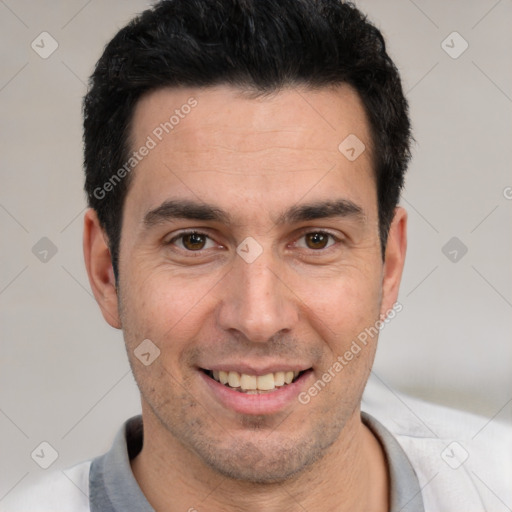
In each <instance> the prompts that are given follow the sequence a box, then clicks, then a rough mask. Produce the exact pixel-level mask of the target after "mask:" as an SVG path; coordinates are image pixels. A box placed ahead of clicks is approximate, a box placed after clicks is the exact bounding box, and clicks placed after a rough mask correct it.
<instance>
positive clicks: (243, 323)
mask: <svg viewBox="0 0 512 512" xmlns="http://www.w3.org/2000/svg"><path fill="white" fill-rule="evenodd" d="M270 252H271V251H270V250H267V251H264V252H263V253H262V254H261V255H260V256H259V257H258V258H257V259H256V260H255V261H253V262H252V263H247V262H246V261H244V260H243V259H242V258H240V257H238V256H237V257H236V259H235V262H234V264H233V268H232V270H231V272H229V274H228V275H227V276H226V278H227V280H226V281H225V282H224V287H223V291H222V295H221V301H220V304H219V307H218V315H217V321H218V323H219V326H220V327H221V328H222V329H223V330H226V331H230V332H231V333H237V334H238V335H239V336H242V337H243V338H245V339H247V340H248V341H250V342H255V343H266V342H268V341H270V340H271V339H272V338H274V337H275V336H278V335H283V334H284V333H286V332H290V331H291V330H292V329H293V327H294V326H295V325H296V324H297V322H298V319H299V311H298V304H297V301H298V298H297V297H296V296H295V295H294V294H293V291H292V289H291V287H290V286H289V284H287V283H286V276H285V275H284V272H283V269H282V267H280V266H279V265H278V264H276V262H275V261H273V257H272V255H271V254H269V253H270ZM280 269H281V270H280Z"/></svg>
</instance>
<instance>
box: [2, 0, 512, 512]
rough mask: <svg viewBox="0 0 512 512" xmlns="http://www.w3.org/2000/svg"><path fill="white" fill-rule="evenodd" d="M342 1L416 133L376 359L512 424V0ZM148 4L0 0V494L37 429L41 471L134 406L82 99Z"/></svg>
mask: <svg viewBox="0 0 512 512" xmlns="http://www.w3.org/2000/svg"><path fill="white" fill-rule="evenodd" d="M356 3H357V5H359V6H360V8H361V9H362V10H363V11H365V12H367V13H368V14H369V17H370V19H371V20H373V21H374V22H375V23H376V24H377V26H378V27H379V28H381V30H382V31H383V33H384V35H385V36H386V38H387V41H388V47H389V51H390V53H391V55H392V57H393V58H394V59H395V62H396V63H397V65H398V67H399V69H400V71H401V73H402V76H403V80H404V86H405V90H406V91H407V95H408V98H409V101H410V107H411V117H412V120H413V125H414V135H415V138H416V140H417V143H416V144H415V146H414V157H413V161H412V164H411V166H410V171H409V175H408V179H407V186H406V190H405V193H404V196H403V200H402V203H403V205H404V206H405V207H406V208H407V209H408V210H409V214H410V217H409V219H410V227H409V251H408V262H407V265H406V269H405V275H404V279H403V284H402V288H401V295H400V302H401V303H402V304H403V311H402V312H401V313H400V314H399V315H398V316H397V317H396V319H395V320H393V321H392V322H391V324H390V325H389V326H387V327H386V328H385V329H384V331H383V332H382V334H381V340H380V348H379V351H378V356H377V361H376V364H375V368H374V369H375V374H376V375H377V376H378V378H379V379H380V380H381V381H382V382H384V383H385V385H386V386H388V387H390V388H391V389H394V390H400V391H404V392H407V393H409V394H411V395H414V396H416V397H420V398H425V399H428V400H431V401H433V402H437V403H441V404H446V405H449V406H453V407H457V408H460V409H465V410H467V411H471V412H474V413H478V414H481V415H483V416H485V417H487V418H489V419H491V418H492V419H495V420H497V421H510V420H511V417H512V385H511V384H512V371H511V368H512V364H511V362H512V344H511V343H510V335H509V333H510V331H511V327H512V325H511V324H512V322H511V320H512V318H511V308H512V293H511V290H512V286H511V283H512V271H511V265H510V262H511V261H512V247H511V245H512V244H511V240H512V238H511V236H510V232H511V210H512V200H511V198H512V188H511V187H512V175H511V173H510V165H511V162H512V154H511V153H512V149H511V148H512V143H511V141H512V116H511V107H512V68H511V65H510V54H511V49H512V44H511V43H512V31H511V29H510V28H511V26H512V1H511V0H501V1H496V0H479V1H467V0H464V1H462V0H459V1H450V2H446V1H441V0H436V1H421V0H415V1H414V2H413V1H412V0H393V1H386V2H384V1H382V0H364V1H359V2H356ZM146 5H147V2H143V1H136V0H129V1H127V0H123V1H109V2H100V1H99V0H91V1H88V2H87V1H84V0H73V1H70V0H66V1H63V0H62V1H57V0H51V1H50V0H47V1H38V2H34V1H28V0H0V41H1V45H0V52H1V55H2V67H1V70H0V109H1V116H2V123H1V139H2V152H1V159H2V166H1V183H2V186H1V188H0V227H1V233H2V254H1V260H0V307H1V335H2V344H1V365H2V366H1V371H0V429H1V432H2V436H1V439H0V451H1V454H2V457H1V460H2V466H1V468H0V508H1V499H2V498H3V497H4V496H5V495H7V494H8V493H9V492H10V491H11V489H13V488H14V487H15V486H17V485H21V486H23V485H26V484H28V483H30V482H31V481H33V480H34V479H37V478H38V476H40V474H41V473H42V472H43V471H44V470H43V469H41V468H40V467H39V466H37V465H36V464H35V462H34V461H33V460H32V458H31V457H30V454H31V453H32V452H33V450H34V449H35V448H36V447H38V446H39V444H40V443H41V442H42V441H47V442H49V443H50V444H51V445H52V446H53V447H54V448H55V449H56V450H57V452H58V454H59V457H58V459H57V460H56V462H55V463H54V465H53V466H52V468H53V469H55V468H62V467H66V466H68V465H70V464H72V463H74V462H76V461H79V460H82V459H86V458H90V457H91V456H93V455H96V454H99V453H101V452H102V451H104V450H106V449H107V448H108V447H109V445H110V443H111V441H112V439H113V436H114V433H115V432H116V431H117V429H118V428H119V426H120V424H121V423H122V421H124V420H125V419H126V418H127V417H129V416H130V415H132V414H136V413H137V412H138V411H139V407H140V404H139V397H138V391H137V388H136V386H135V384H134V381H133V378H132V376H131V373H130V371H129V366H128V362H127V358H126V354H125V349H124V345H123V340H122V335H121V333H120V332H119V331H116V330H113V329H112V328H110V327H109V326H108V325H107V324H106V323H105V322H104V321H103V319H102V317H101V315H100V312H99V309H98V307H97V305H96V303H95V301H94V299H93V297H92V294H91V292H90V289H89V284H88V281H87V276H86V272H85V268H84V264H83V257H82V248H81V243H82V242H81V236H82V217H83V212H84V208H85V200H84V194H83V192H82V169H81V162H82V154H81V112H80V109H81V98H82V96H83V94H84V92H85V83H86V81H87V77H88V75H89V74H90V72H91V71H92V67H93V65H94V63H95V62H96V60H97V59H98V58H99V56H100V54H101V51H102V48H103V46H104V45H105V44H106V42H107V41H108V40H109V39H110V38H111V37H112V36H113V35H114V33H115V32H116V31H117V30H118V29H119V28H121V27H122V26H123V25H124V24H125V23H126V22H127V21H128V20H129V19H130V18H131V17H132V15H133V14H134V13H136V12H139V11H141V10H143V9H144V8H145V7H146ZM43 31H46V32H48V33H49V34H51V37H52V38H54V39H55V40H56V41H57V43H58V48H57V50H56V51H55V52H54V53H53V54H51V55H50V56H49V57H48V58H46V59H43V58H42V57H41V56H40V55H39V54H38V53H36V51H34V49H32V47H31V44H32V42H33V41H35V43H34V44H39V47H37V46H36V48H37V49H38V51H40V52H43V51H48V50H49V49H50V48H51V41H50V39H48V36H40V34H41V33H42V32H43ZM454 31H456V32H458V33H459V34H460V36H461V37H462V38H463V39H461V38H460V37H459V36H457V35H455V36H453V35H452V36H450V37H448V36H449V35H450V34H451V33H452V32H454ZM447 37H448V38H447ZM42 38H44V42H43V43H41V39H42ZM464 40H465V41H467V43H468V45H469V46H468V48H467V50H466V51H464V52H463V53H462V54H461V55H459V56H457V58H453V57H454V56H456V55H457V54H458V53H459V52H460V51H461V49H463V47H464ZM443 41H445V42H444V43H443ZM447 52H451V54H452V56H450V55H449V53H447ZM43 237H47V238H48V239H49V240H51V244H52V245H51V244H50V245H51V246H52V247H53V246H55V248H56V249H57V252H56V253H55V254H52V251H51V247H50V245H49V242H48V241H46V240H43V241H40V240H41V239H42V238H43ZM453 237H457V239H458V241H455V244H456V245H448V246H447V247H446V248H445V249H444V252H443V247H445V244H447V243H448V242H449V240H450V239H452V238H453ZM453 243H454V242H452V244H453ZM36 244H37V245H36ZM457 244H458V245H457ZM461 244H463V245H461ZM34 246H35V249H34ZM464 247H466V248H467V253H466V254H464V255H463V249H464ZM45 250H48V251H49V252H48V253H44V251H45ZM454 250H455V251H456V253H454V252H453V251H454ZM45 258H46V261H44V259H45ZM41 259H43V261H41ZM453 259H455V261H452V260H453Z"/></svg>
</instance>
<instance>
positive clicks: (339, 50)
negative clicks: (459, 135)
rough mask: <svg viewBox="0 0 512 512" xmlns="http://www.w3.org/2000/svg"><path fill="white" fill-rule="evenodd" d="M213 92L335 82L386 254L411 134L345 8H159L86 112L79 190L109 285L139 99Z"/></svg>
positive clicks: (104, 70) (268, 1) (374, 52)
mask: <svg viewBox="0 0 512 512" xmlns="http://www.w3.org/2000/svg"><path fill="white" fill-rule="evenodd" d="M221 84H223V85H232V86H235V87H238V88H240V89H242V90H244V89H248V90H253V91H259V92H261V93H262V94H265V93H271V92H276V91H279V90H280V89H282V88H284V87H298V86H306V87H311V88H319V87H327V86H333V85H334V86H335V85H340V84H348V85H350V86H352V87H353V88H354V89H355V90H356V91H357V93H358V94H359V96H360V98H361V100H362V102H363V104H364V107H365V111H366V114H367V117H368V120H369V125H370V134H371V137H372V140H371V148H372V154H373V165H374V173H375V178H376V186H377V196H378V212H379V234H380V241H381V247H382V253H383V256H384V250H385V247H386V241H387V235H388V232H389V227H390V224H391V221H392V220H393V216H394V210H395V207H396V206H397V204H398V201H399V198H400V192H401V189H402V187H403V182H404V174H405V170H406V168H407V164H408V161H409V159H410V143H411V130H410V121H409V116H408V105H407V101H406V99H405V97H404V94H403V90H402V85H401V81H400V76H399V73H398V70H397V68H396V66H395V65H394V63H393V61H392V60H391V58H390V57H389V55H388V54H387V52H386V45H385V42H384V38H383V37H382V34H381V32H380V31H379V30H378V29H377V28H376V27H375V26H374V25H373V24H371V23H370V22H369V21H368V20H367V19H366V16H364V15H363V13H361V12H360V11H359V10H358V9H357V8H356V7H355V6H354V5H353V4H352V3H350V2H343V1H342V0H163V1H160V2H158V3H157V4H156V5H154V6H153V7H152V8H151V9H148V10H146V11H144V12H143V13H142V14H141V15H139V16H138V17H136V18H135V19H133V20H132V21H131V22H130V23H129V24H128V25H127V26H126V27H124V28H123V29H121V30H120V31H119V32H118V33H117V34H116V36H115V37H114V38H113V39H112V40H111V41H110V42H109V43H108V45H107V46H106V48H105V50H104V52H103V55H102V56H101V58H100V59H99V61H98V63H97V64H96V67H95V69H94V72H93V74H92V76H91V78H90V81H89V90H88V92H87V94H86V96H85V98H84V103H83V112H84V166H85V190H86V193H87V197H88V203H89V206H90V207H92V208H93V209H94V210H96V212H97V214H98V218H99V221H100V223H101V225H102V227H103V228H104V229H105V231H106V234H107V237H108V239H109V248H110V251H111V255H112V264H113V268H114V272H115V274H116V278H117V277H118V274H117V265H118V257H119V243H120V239H121V228H122V217H123V205H124V199H125V197H126V193H127V190H128V187H129V184H130V178H131V176H132V174H131V173H129V172H126V162H127V161H128V160H129V158H130V151H132V148H131V147H130V145H131V144H130V129H131V121H132V118H133V112H134V109H135V106H136V104H137V101H138V100H140V98H141V97H142V96H143V95H145V94H147V93H149V92H151V91H154V90H157V89H161V88H165V87H171V88H172V87H187V86H188V87H208V86H214V85H221ZM340 142H341V141H340ZM123 166H124V168H125V172H123V173H121V172H118V170H120V169H122V168H123ZM116 173H117V174H116ZM121 177H122V178H123V179H121ZM113 178H117V179H115V181H113ZM108 184H110V185H108Z"/></svg>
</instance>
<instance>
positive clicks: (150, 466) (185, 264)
mask: <svg viewBox="0 0 512 512" xmlns="http://www.w3.org/2000/svg"><path fill="white" fill-rule="evenodd" d="M190 97H194V98H195V99H196V100H197V102H198V104H197V106H196V107H195V108H194V109H193V110H192V111H191V112H190V113H189V114H188V115H187V116H185V118H184V119H181V120H180V122H179V124H178V125H176V126H175V127H174V129H173V131H172V133H170V134H169V135H167V136H165V137H164V138H163V140H162V141H161V142H159V143H158V145H157V146H156V147H155V148H154V149H153V150H151V151H150V153H149V155H148V156H146V157H145V158H144V159H143V160H142V161H141V162H140V163H139V164H138V166H137V167H136V170H135V171H133V172H134V175H133V177H132V178H133V180H132V182H131V184H130V188H129V191H128V194H127V197H126V202H125V206H124V211H123V228H122V236H121V244H120V259H119V283H118V284H117V286H116V283H115V281H114V276H113V272H112V266H111V260H110V252H109V249H108V243H107V242H108V240H107V237H106V235H105V233H104V232H103V230H102V228H101V226H100V224H99V222H98V219H97V216H96V214H95V212H94V211H93V210H89V211H87V213H86V215H85V229H84V253H85V260H86V266H87V271H88V274H89V279H90V283H91V286H92V289H93V292H94V295H95V297H96V299H97V301H98V304H99V305H100V308H101V310H102V313H103V315H104V317H105V320H106V321H107V322H108V323H109V324H110V325H112V326H113V327H115V328H118V329H122V330H123V333H124V338H125V342H126V347H127V353H128V357H129V360H130V364H131V366H132V369H133V372H134V375H135V378H136V380H137V383H138V385H139V389H140V392H141V402H142V415H143V421H144V447H143V449H142V451H141V453H140V454H139V455H138V456H137V457H136V458H135V459H134V460H132V469H133V473H134V476H135V478H136V479H137V481H138V483H139V485H140V487H141V489H142V491H143V492H144V494H145V495H146V497H147V498H148V501H149V502H150V503H151V504H152V506H153V507H154V508H155V509H156V510H158V511H162V512H163V511H178V510H189V509H191V508H196V509H197V510H208V511H212V512H215V511H221V510H222V511H228V510H247V511H253V510H254V511H280V512H282V511H296V510H297V511H298V510H308V511H310V512H313V511H316V510H322V511H326V510H336V511H345V510H346V511H348V510H351V511H354V510H358V511H359V510H361V511H362V510H364V511H380V512H382V511H383V510H388V507H389V504H388V501H389V493H388V487H389V476H388V472H387V466H386V463H385V459H384V454H383V452H382V449H381V446H380V444H379V443H378V442H377V440H376V439H375V437H374V436H373V434H372V433H371V432H370V431H369V430H368V429H367V428H366V427H365V426H364V425H363V423H362V422H361V418H360V402H361V396H362V392H363V389H364V386H365V384H366V381H367V379H368V377H369V373H370V370H371V366H372V363H373V359H374V355H375V349H376V341H377V340H376V338H374V339H372V340H371V341H370V342H369V343H368V345H367V346H365V347H364V348H363V349H362V350H361V351H360V352H359V353H358V354H357V356H356V357H354V359H353V360H352V361H350V363H349V364H347V365H346V366H345V367H344V368H343V371H341V372H339V373H337V374H336V376H335V377H334V378H333V379H332V380H331V381H330V382H329V384H328V385H327V386H326V387H325V388H324V389H323V390H322V391H321V392H320V393H318V395H317V396H315V397H314V399H312V400H311V401H310V402H309V403H308V404H307V405H303V404H301V403H300V402H299V401H298V400H296V399H294V400H292V401H290V402H289V403H287V404H286V406H285V407H284V408H282V409H281V410H279V411H277V412H273V413H261V414H256V413H254V414H247V413H245V414H241V413H239V412H236V411H234V410H232V409H230V408H228V407H225V406H224V405H223V404H222V403H220V402H219V401H218V400H217V399H216V397H215V396H213V394H212V391H211V389H210V388H209V386H207V385H205V379H204V375H203V373H202V372H201V371H200V370H199V368H207V369H208V368H211V367H212V366H215V365H220V366H221V367H222V365H223V364H241V363H246V364H250V365H256V366H258V365H266V364H270V363H276V364H279V363H280V362H283V364H284V362H290V361H292V362H293V363H294V364H297V365H300V367H307V368H311V369H312V370H311V371H310V372H309V373H308V374H307V375H306V376H305V378H304V379H303V382H302V383H301V386H302V387H301V390H307V389H308V388H309V387H310V386H311V385H313V384H314V382H315V381H317V380H318V379H319V378H321V376H322V374H323V373H324V372H325V371H327V369H328V368H329V367H331V366H332V365H333V363H334V362H335V361H336V358H337V357H338V356H339V355H342V354H344V353H345V352H346V351H347V350H348V349H349V347H350V345H351V343H352V341H353V340H354V339H356V337H357V335H358V334H359V333H360V332H362V331H364V329H365V328H367V327H369V326H373V325H374V324H375V322H376V321H377V320H379V318H382V317H383V316H385V314H386V312H387V311H389V310H390V309H391V308H392V306H393V304H394V303H395V302H396V299H397V294H398V288H399V283H400V279H401V274H402V269H403V264H404V258H405V249H406V213H405V211H404V210H403V209H402V208H397V209H396V212H395V217H394V220H393V223H392V226H391V229H390V233H389V238H388V243H387V247H386V252H385V259H384V262H383V259H382V253H381V249H380V240H379V234H378V212H377V199H376V185H375V179H374V175H373V171H372V169H373V164H372V155H371V149H370V148H371V140H370V136H369V128H368V123H367V119H366V116H365V113H364V109H363V106H362V103H361V101H360V99H359V97H358V95H357V93H356V92H355V91H353V90H352V89H351V88H350V87H348V86H345V85H344V86H340V87H337V88H322V89H319V90H310V89H285V90H283V91H280V92H279V93H276V94H273V95H267V96H263V97H254V96H252V95H249V94H247V93H243V92H242V91H240V90H238V89H234V88H231V87H228V86H218V87H215V88H205V89H179V90H176V89H175V90H159V91H156V92H153V93H151V94H150V95H148V96H146V97H144V98H142V99H141V100H140V101H139V103H138V104H137V107H136V110H135V113H134V118H133V124H132V147H133V148H138V147H140V146H141V145H142V144H144V142H145V141H146V139H147V136H148V135H150V134H151V133H152V131H153V130H154V129H155V127H156V126H158V125H159V123H161V122H163V121H165V120H166V119H168V117H169V113H172V112H173V111H174V110H175V109H176V108H180V106H181V105H183V104H185V103H186V102H187V100H188V99H189V98H190ZM349 134H356V135H357V137H358V138H359V139H360V140H361V141H363V142H364V144H365V145H366V150H365V151H364V152H363V153H362V154H361V155H360V156H359V157H358V158H357V159H356V160H355V161H353V162H351V161H349V160H348V159H347V158H345V156H344V155H342V154H341V153H340V151H339V150H338V145H339V144H340V142H341V141H343V140H344V139H345V138H346V137H347V136H348V135H349ZM170 199H173V200H175V199H182V200H183V199H187V200H190V201H194V202H197V203H199V204H205V203H206V204H211V205H214V206H216V207H218V208H221V209H222V210H224V211H225V212H227V213H228V214H229V215H230V217H231V218H230V222H226V221H211V220H206V221H205V220H191V219H161V218H159V219H158V222H155V223H153V224H152V225H151V226H149V225H148V224H147V223H145V222H144V217H145V216H146V215H147V213H148V212H149V211H151V210H154V209H155V208H157V207H158V206H160V205H161V204H162V203H164V202H165V201H168V200H170ZM340 199H343V200H345V201H351V202H352V203H354V204H355V205H357V207H358V208H359V209H360V211H361V214H360V215H345V216H337V217H328V218H315V219H312V220H305V221H304V220H302V221H298V222H291V223H290V222H287V223H280V222H278V221H279V218H280V215H281V214H282V213H283V212H284V211H286V210H287V209H289V208H291V207H293V206H300V205H303V204H306V203H307V204H309V203H315V202H322V201H337V200H340ZM188 229H194V230H197V231H198V232H201V233H204V234H205V235H207V237H205V238H200V239H199V241H200V242H202V243H204V245H203V246H202V247H203V248H202V249H201V250H200V251H197V250H195V251H194V250H191V249H190V247H192V249H196V248H197V245H192V246H191V244H190V238H186V239H185V238H181V239H180V238H178V239H175V237H177V236H178V235H180V234H182V231H183V230H188ZM318 232H324V233H326V232H327V233H329V234H331V235H333V236H334V237H335V238H331V237H328V238H327V240H328V242H327V244H326V245H325V247H322V244H314V243H313V244H311V238H308V237H307V236H305V235H307V234H308V233H318ZM246 237H252V238H254V239H255V240H256V241H257V242H258V244H259V245H260V247H261V249H262V253H261V255H260V256H259V257H258V258H257V259H256V260H255V261H253V262H252V263H247V262H246V261H244V260H243V259H242V258H241V257H240V256H239V255H238V254H237V253H236V248H237V246H238V245H239V244H240V243H241V242H242V241H243V240H244V239H245V238H246ZM171 240H174V241H171ZM314 240H317V239H314ZM185 243H187V245H184V244H185ZM199 245H201V244H199ZM144 339H150V340H151V341H152V342H153V343H154V344H155V345H156V346H158V348H159V349H160V355H159V357H158V358H157V359H156V360H155V361H154V362H153V363H152V364H150V365H149V366H144V365H143V364H141V363H140V361H139V360H138V359H137V358H136V357H135V355H134V350H135V349H136V347H137V346H138V345H139V344H140V343H141V342H142V340H144ZM260 412H261V411H260Z"/></svg>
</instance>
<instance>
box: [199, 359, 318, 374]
mask: <svg viewBox="0 0 512 512" xmlns="http://www.w3.org/2000/svg"><path fill="white" fill-rule="evenodd" d="M200 368H201V369H202V370H210V371H225V372H238V373H245V374H246V375H256V376H259V375H267V374H268V373H276V372H302V371H305V370H309V369H310V368H311V366H308V365H304V364H290V363H289V362H283V363H273V364H269V365H266V366H256V365H254V364H247V363H233V364H231V363H219V364H212V365H207V366H201V367H200Z"/></svg>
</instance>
